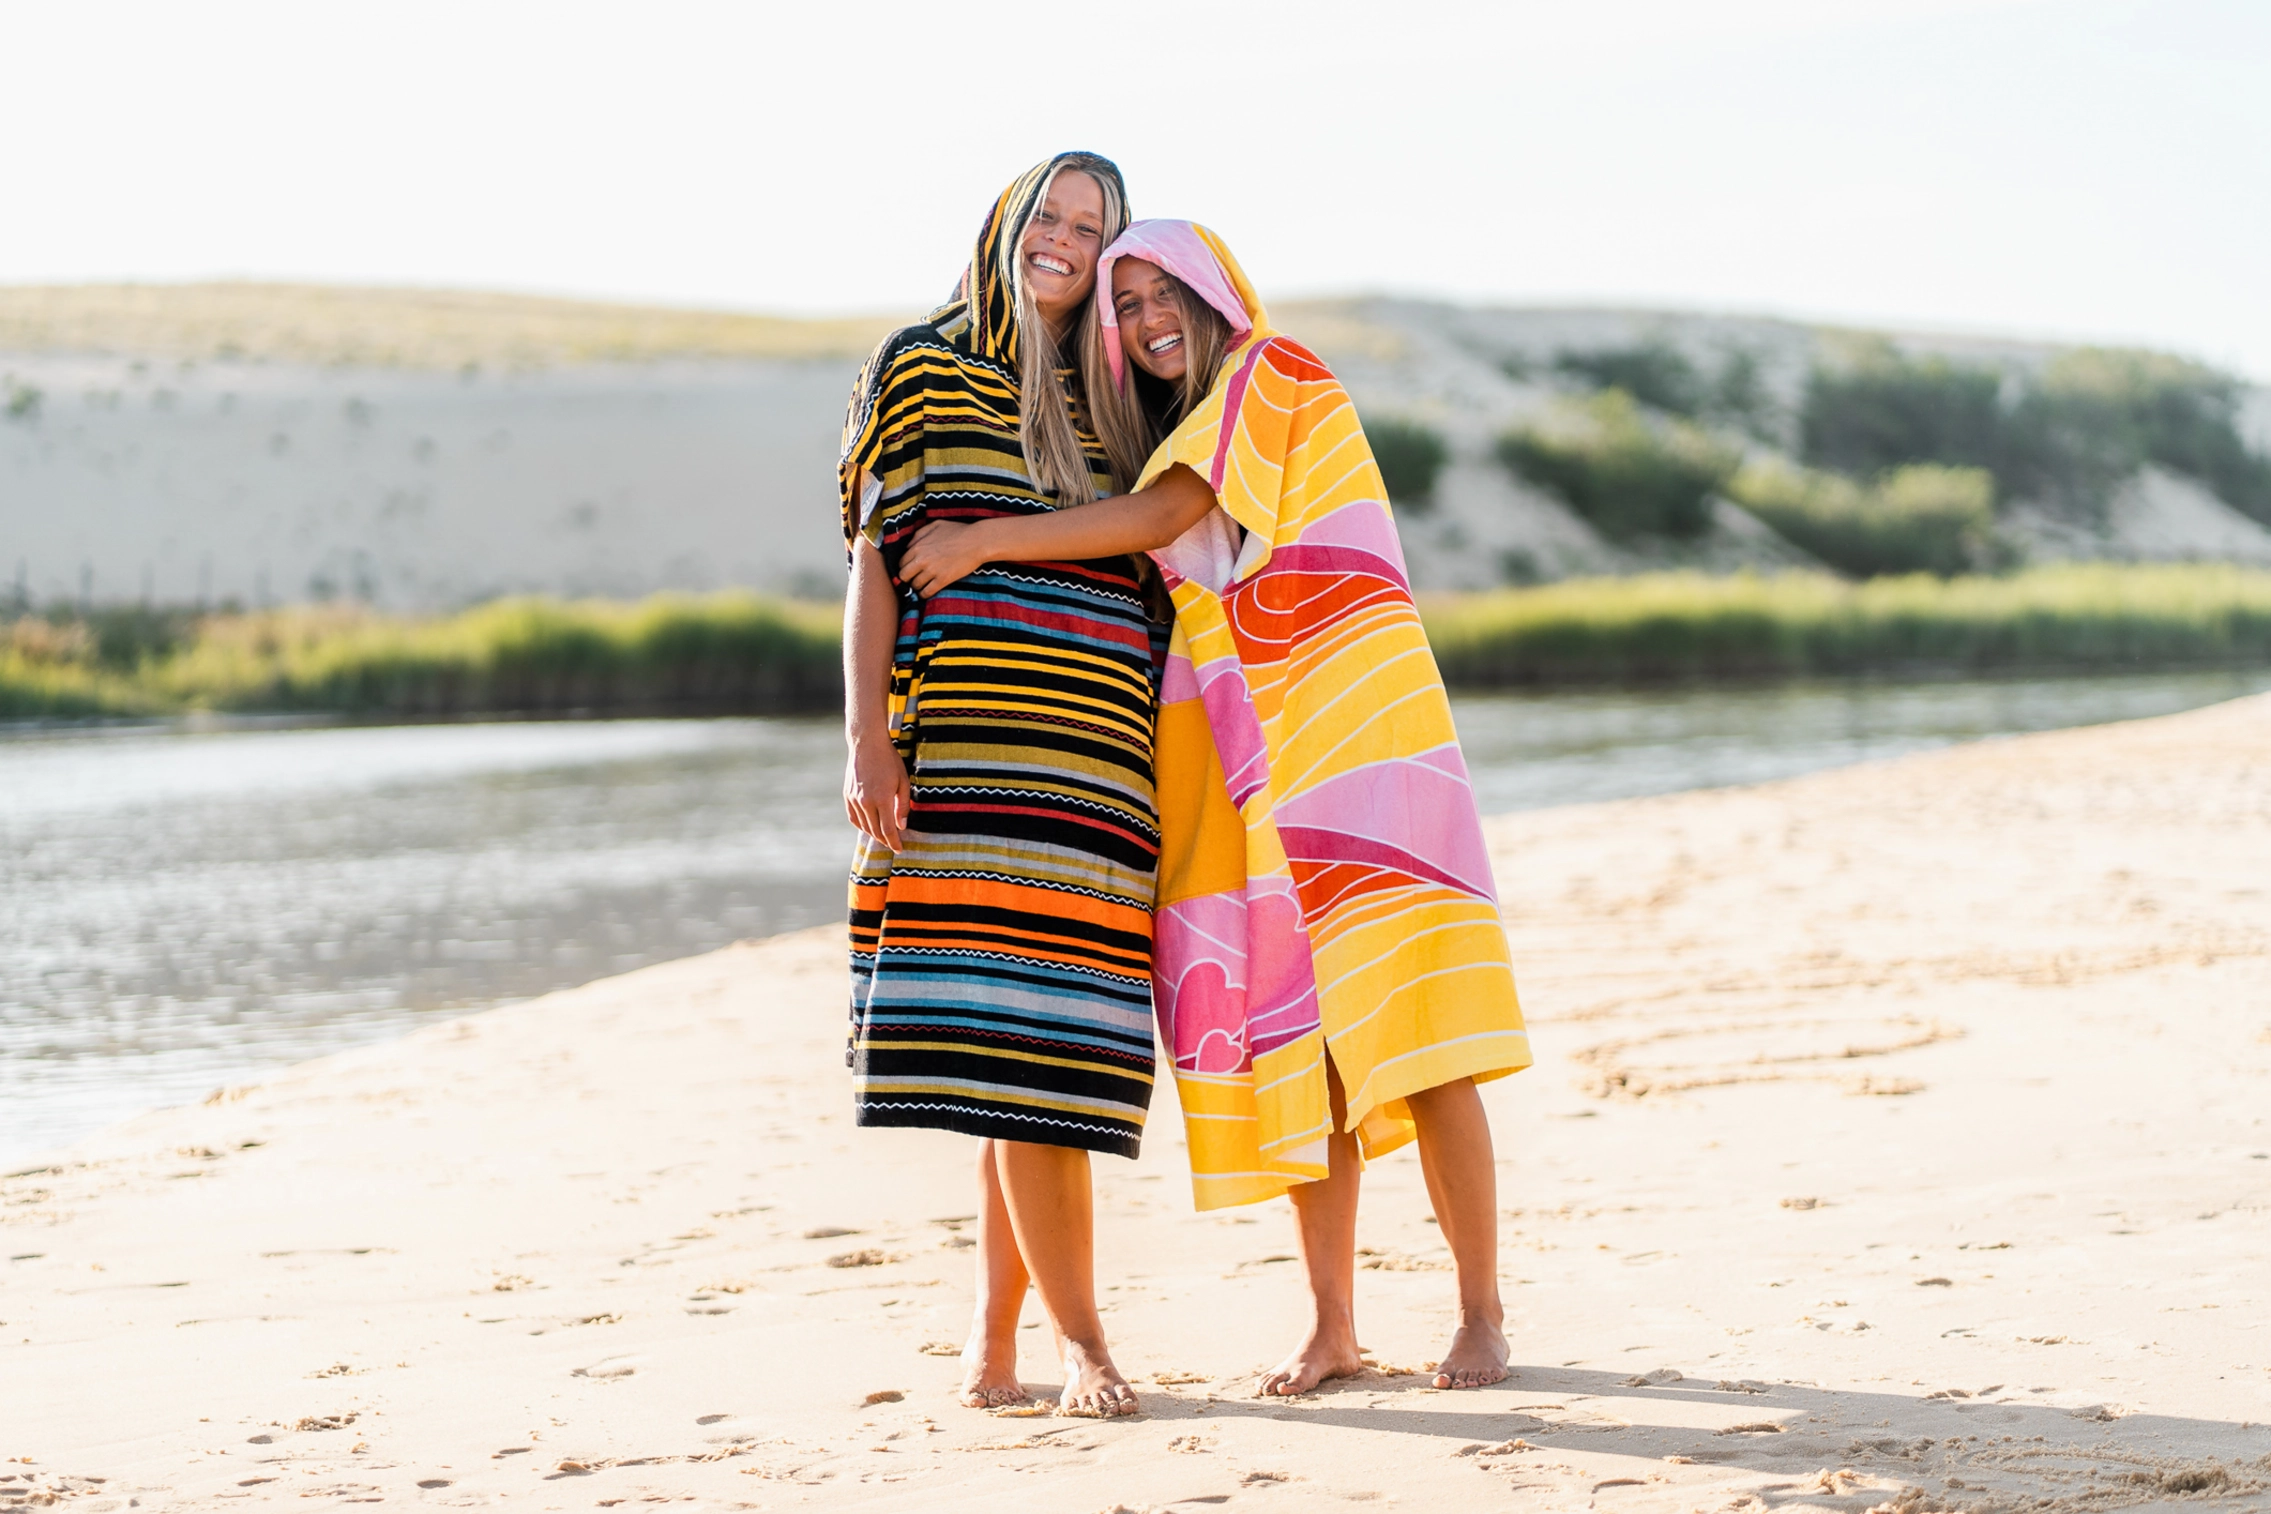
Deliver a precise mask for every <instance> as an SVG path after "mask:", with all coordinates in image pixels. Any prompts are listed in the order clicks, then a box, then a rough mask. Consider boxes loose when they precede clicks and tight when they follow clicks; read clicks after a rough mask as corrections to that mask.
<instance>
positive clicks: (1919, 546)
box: [1727, 461, 2002, 578]
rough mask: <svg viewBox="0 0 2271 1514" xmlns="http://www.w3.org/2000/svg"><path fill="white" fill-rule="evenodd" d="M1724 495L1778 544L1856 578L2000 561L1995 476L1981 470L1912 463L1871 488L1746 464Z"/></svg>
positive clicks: (1958, 569) (1954, 570) (1945, 571)
mask: <svg viewBox="0 0 2271 1514" xmlns="http://www.w3.org/2000/svg"><path fill="white" fill-rule="evenodd" d="M1727 497H1728V498H1730V499H1732V500H1733V501H1735V503H1737V504H1739V505H1741V506H1742V507H1743V508H1744V509H1746V510H1748V511H1750V512H1751V514H1753V515H1755V516H1757V517H1758V518H1759V519H1760V520H1762V521H1764V522H1766V523H1767V524H1768V525H1769V526H1771V527H1773V528H1774V530H1775V531H1776V532H1777V533H1779V534H1780V535H1781V536H1782V537H1783V539H1784V540H1786V541H1789V542H1792V543H1795V544H1796V545H1797V546H1799V547H1802V548H1804V549H1805V550H1806V551H1808V552H1811V553H1812V554H1813V555H1814V556H1816V557H1818V558H1820V559H1821V560H1822V561H1823V562H1825V563H1827V564H1829V565H1830V566H1831V567H1833V568H1835V569H1837V571H1838V572H1840V573H1844V574H1848V575H1850V576H1852V577H1854V578H1872V577H1875V576H1877V575H1879V574H1887V573H1937V574H1939V575H1940V576H1941V577H1943V578H1948V577H1953V576H1954V575H1956V574H1958V573H1968V572H1977V571H1979V570H1982V569H1986V568H1992V567H1996V566H1998V565H1999V558H2000V557H2001V555H2002V553H2001V551H2000V550H1999V544H1998V543H1997V541H1996V537H1995V481H1994V479H1993V478H1992V477H1990V476H1989V474H1988V472H1987V470H1986V469H1984V468H1944V467H1941V466H1939V465H1937V464H1934V463H1914V464H1911V465H1909V466H1908V467H1905V468H1895V469H1893V470H1891V471H1890V472H1888V473H1885V474H1882V475H1880V476H1879V477H1878V478H1877V479H1876V481H1875V482H1873V483H1869V484H1859V483H1855V482H1854V481H1853V480H1852V479H1850V478H1846V477H1844V476H1843V475H1841V474H1836V473H1821V472H1816V471H1814V470H1812V469H1807V468H1796V467H1792V466H1790V465H1789V464H1787V463H1782V462H1767V461H1760V462H1752V463H1748V464H1746V465H1744V467H1743V468H1742V469H1741V470H1740V471H1738V472H1737V473H1736V474H1735V476H1734V478H1732V479H1731V480H1729V482H1728V484H1727Z"/></svg>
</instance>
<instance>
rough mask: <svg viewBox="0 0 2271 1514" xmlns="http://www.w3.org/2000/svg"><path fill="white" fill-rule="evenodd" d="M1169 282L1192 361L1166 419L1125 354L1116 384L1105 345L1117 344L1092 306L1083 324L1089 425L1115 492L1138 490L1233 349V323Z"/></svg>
mask: <svg viewBox="0 0 2271 1514" xmlns="http://www.w3.org/2000/svg"><path fill="white" fill-rule="evenodd" d="M1130 256H1134V254H1130ZM1147 261H1148V260H1147ZM1160 271H1161V272H1162V273H1165V272H1166V270H1165V269H1161V270H1160ZM1167 279H1168V282H1169V283H1170V284H1172V285H1173V286H1174V290H1175V300H1176V303H1177V304H1178V305H1180V306H1181V307H1182V316H1183V351H1184V352H1185V353H1186V354H1188V356H1189V359H1190V361H1189V363H1188V365H1187V366H1186V367H1185V368H1184V369H1183V378H1182V382H1180V383H1178V384H1176V385H1175V386H1174V394H1173V396H1172V398H1171V399H1170V400H1169V401H1168V404H1167V409H1166V413H1165V414H1163V415H1154V414H1153V413H1152V411H1151V408H1150V407H1149V406H1147V405H1146V404H1144V402H1143V396H1142V394H1141V393H1140V392H1139V391H1138V389H1137V384H1138V382H1139V380H1138V378H1137V374H1138V373H1139V372H1140V371H1141V370H1139V369H1138V368H1137V367H1136V365H1135V361H1134V360H1133V359H1132V358H1126V356H1125V354H1124V353H1123V355H1122V356H1123V361H1122V362H1121V364H1120V377H1119V380H1118V382H1116V383H1115V382H1114V381H1113V378H1112V364H1111V359H1110V357H1109V355H1108V354H1107V353H1106V352H1105V350H1104V343H1105V342H1106V341H1108V340H1118V338H1117V337H1111V338H1107V337H1106V336H1105V335H1104V323H1103V322H1102V321H1101V320H1100V319H1098V317H1097V313H1096V307H1095V306H1094V305H1093V304H1091V305H1090V307H1089V309H1088V311H1087V312H1086V316H1087V318H1086V319H1085V320H1083V321H1082V322H1081V327H1080V372H1081V381H1082V384H1083V386H1084V387H1085V388H1086V389H1087V391H1088V418H1089V424H1090V425H1092V426H1093V427H1094V428H1095V430H1096V439H1097V440H1098V441H1100V442H1102V443H1103V444H1104V455H1105V457H1106V458H1107V459H1109V460H1110V462H1111V465H1112V487H1113V489H1114V490H1115V491H1117V492H1120V493H1126V492H1127V491H1128V490H1130V489H1132V488H1134V487H1135V481H1136V480H1137V479H1138V478H1140V477H1141V476H1142V474H1143V465H1144V463H1145V462H1147V461H1148V460H1149V459H1150V457H1151V454H1152V453H1153V452H1154V451H1155V450H1156V449H1157V448H1158V446H1159V444H1160V443H1161V442H1163V441H1165V440H1166V439H1167V433H1168V432H1169V431H1172V430H1173V429H1174V428H1175V426H1176V424H1177V423H1178V422H1180V421H1181V420H1182V419H1183V417H1184V416H1186V415H1189V414H1190V413H1191V412H1192V411H1193V410H1194V409H1196V408H1197V407H1198V404H1199V402H1200V401H1201V400H1203V399H1205V398H1206V397H1207V395H1208V393H1209V392H1211V391H1212V390H1213V388H1214V381H1215V380H1216V379H1217V378H1219V377H1220V376H1221V372H1222V359H1223V354H1224V351H1225V350H1226V349H1227V348H1228V347H1229V346H1230V323H1229V322H1228V321H1226V320H1224V319H1223V318H1222V313H1221V312H1220V311H1218V310H1216V309H1215V308H1214V307H1213V306H1212V305H1209V304H1208V303H1207V302H1206V301H1205V300H1202V299H1200V298H1199V295H1198V291H1197V290H1195V289H1193V288H1191V286H1190V285H1188V284H1186V283H1184V282H1183V281H1182V280H1181V279H1179V278H1176V277H1175V275H1174V274H1172V273H1168V274H1167ZM1111 297H1112V292H1111V291H1110V290H1108V289H1098V290H1097V291H1096V294H1095V296H1094V298H1095V299H1103V300H1108V299H1110V298H1111ZM1121 329H1123V330H1125V329H1126V328H1124V327H1123V328H1121Z"/></svg>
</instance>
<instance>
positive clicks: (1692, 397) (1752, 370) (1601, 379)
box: [1553, 337, 1769, 430]
mask: <svg viewBox="0 0 2271 1514" xmlns="http://www.w3.org/2000/svg"><path fill="white" fill-rule="evenodd" d="M1553 365H1554V367H1555V368H1556V369H1557V370H1559V371H1560V372H1562V373H1564V374H1567V375H1569V376H1570V377H1573V378H1576V379H1580V380H1582V381H1584V382H1585V383H1587V384H1590V385H1591V386H1592V387H1594V388H1596V389H1621V390H1623V391H1624V392H1625V393H1627V394H1629V395H1631V396H1632V397H1633V398H1634V399H1636V400H1638V401H1640V403H1642V404H1643V405H1649V406H1652V407H1654V408H1655V409H1658V410H1662V411H1664V412H1666V413H1667V414H1670V415H1679V416H1685V417H1686V418H1688V419H1689V420H1697V421H1710V422H1716V423H1720V424H1725V425H1732V426H1737V427H1740V428H1743V429H1745V430H1753V429H1756V428H1757V427H1758V426H1759V425H1760V424H1761V423H1762V422H1763V421H1764V419H1765V417H1766V413H1767V410H1768V408H1769V405H1768V400H1767V394H1766V385H1765V381H1764V378H1763V377H1762V375H1761V374H1760V372H1759V362H1758V355H1757V354H1756V353H1753V352H1749V351H1745V350H1742V349H1739V348H1738V349H1735V350H1733V351H1729V352H1727V353H1725V354H1724V355H1723V356H1722V357H1721V359H1720V363H1719V371H1718V372H1717V373H1716V374H1708V375H1707V374H1706V373H1705V372H1704V371H1703V369H1702V368H1701V367H1699V366H1698V365H1697V364H1696V362H1695V360H1694V359H1692V358H1690V357H1689V356H1688V355H1687V354H1686V353H1685V352H1682V351H1681V350H1680V349H1679V348H1677V347H1675V346H1673V345H1672V344H1671V343H1670V342H1667V341H1665V340H1663V339H1662V338H1660V337H1659V338H1654V339H1651V340H1649V341H1644V342H1637V343H1634V344H1633V345H1632V346H1629V347H1598V348H1592V349H1589V350H1585V351H1563V352H1560V353H1557V354H1556V355H1555V357H1554V360H1553Z"/></svg>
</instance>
